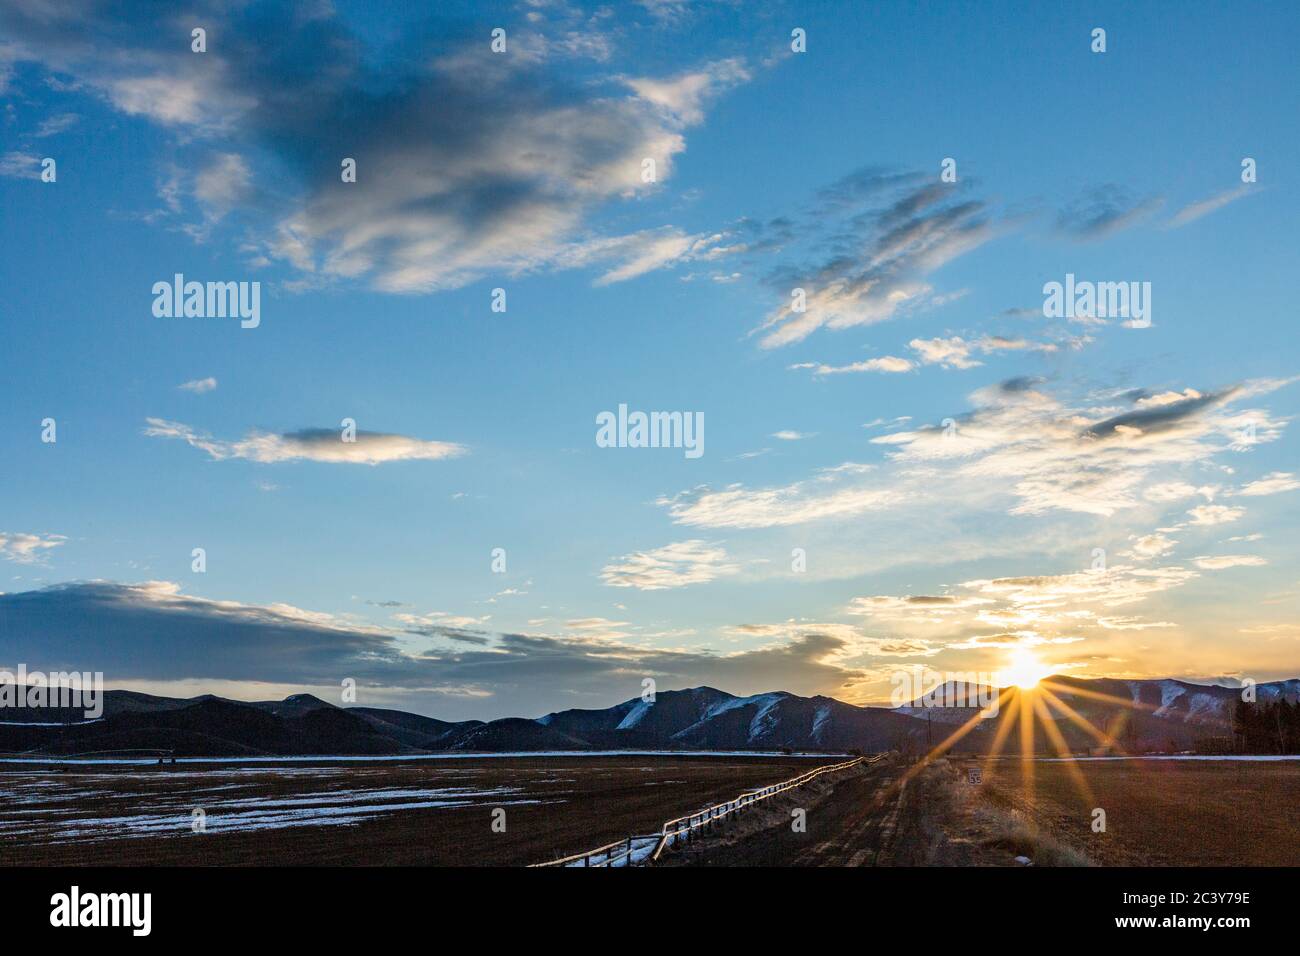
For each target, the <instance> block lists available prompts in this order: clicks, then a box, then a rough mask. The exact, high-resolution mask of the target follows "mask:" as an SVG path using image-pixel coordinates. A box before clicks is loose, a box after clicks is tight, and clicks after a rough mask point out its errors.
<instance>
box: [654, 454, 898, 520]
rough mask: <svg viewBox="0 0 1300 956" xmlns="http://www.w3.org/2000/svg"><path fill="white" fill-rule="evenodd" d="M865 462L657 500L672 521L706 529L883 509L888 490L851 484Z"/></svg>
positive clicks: (891, 494)
mask: <svg viewBox="0 0 1300 956" xmlns="http://www.w3.org/2000/svg"><path fill="white" fill-rule="evenodd" d="M867 467H869V466H861V465H840V466H839V467H837V468H832V469H827V470H825V471H823V472H822V473H821V474H820V475H818V477H816V478H814V479H811V480H809V481H800V482H795V483H793V484H790V485H785V486H778V487H772V488H756V489H752V490H750V489H746V488H745V487H744V486H743V485H739V484H737V485H731V486H730V487H728V488H724V489H723V490H721V491H714V490H712V489H710V488H709V487H707V486H701V487H698V488H695V489H693V490H691V491H684V492H681V493H680V494H677V495H675V496H673V497H663V498H660V499H659V500H658V502H657V503H658V504H659V505H662V506H664V507H666V508H667V509H668V513H669V514H670V515H671V516H672V518H673V521H674V522H676V523H677V524H684V525H694V526H697V527H706V528H776V527H786V526H790V525H797V524H803V523H805V522H808V521H821V520H825V519H828V518H846V517H850V516H852V515H861V514H865V513H867V512H872V511H882V510H885V509H887V508H888V507H890V505H892V504H894V503H896V502H897V501H899V499H900V496H899V494H898V493H897V492H895V491H891V490H889V489H883V488H874V487H862V486H854V485H852V484H851V479H852V478H853V477H854V476H856V475H860V474H861V473H862V472H863V471H864V470H866V468H867Z"/></svg>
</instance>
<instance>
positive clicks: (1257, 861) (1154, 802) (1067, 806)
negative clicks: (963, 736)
mask: <svg viewBox="0 0 1300 956" xmlns="http://www.w3.org/2000/svg"><path fill="white" fill-rule="evenodd" d="M954 763H955V764H957V765H958V769H959V770H960V773H961V774H963V775H964V773H965V767H966V766H968V765H973V763H972V762H971V761H961V760H955V761H954ZM1077 767H1078V769H1079V770H1080V771H1081V773H1082V775H1083V779H1084V782H1085V783H1086V785H1087V788H1088V790H1089V791H1090V792H1091V796H1088V795H1085V794H1084V793H1082V792H1081V791H1080V788H1079V786H1078V785H1077V783H1076V781H1075V778H1074V777H1073V775H1072V774H1071V773H1070V770H1069V765H1067V764H1065V763H1047V762H1041V761H1036V762H1034V764H1033V769H1034V781H1033V785H1032V788H1031V787H1030V786H1029V785H1027V784H1026V782H1025V780H1024V779H1023V777H1022V774H1021V768H1020V764H1019V762H1018V761H1011V760H1003V761H997V762H996V763H995V765H994V767H993V769H992V771H991V772H986V773H985V776H984V781H983V784H982V786H980V787H978V788H972V789H979V790H980V791H981V792H980V797H981V800H982V802H983V803H985V804H986V805H987V806H988V807H990V808H991V810H992V812H993V813H995V814H996V813H998V812H1001V813H1003V814H1006V815H1009V816H1010V817H1012V819H1013V820H1018V821H1020V822H1021V823H1023V824H1024V825H1025V828H1026V829H1027V830H1028V831H1029V833H1030V835H1031V837H1032V836H1033V835H1034V834H1041V835H1042V836H1044V837H1045V838H1047V839H1048V840H1049V841H1054V842H1055V843H1057V844H1059V845H1062V846H1065V847H1068V848H1070V849H1072V850H1074V851H1077V852H1078V853H1080V854H1082V855H1083V856H1085V857H1087V859H1088V860H1089V861H1091V862H1093V863H1096V864H1098V865H1101V866H1300V761H1287V762H1278V763H1252V762H1246V761H1223V762H1219V761H1173V760H1170V761H1157V760H1149V761H1148V760H1132V761H1127V760H1126V761H1083V762H1080V763H1079V764H1077ZM1094 808H1101V809H1103V810H1105V812H1106V831H1105V832H1104V833H1094V832H1093V831H1092V821H1093V810H1094ZM1022 849H1023V848H1022ZM1031 855H1032V854H1031Z"/></svg>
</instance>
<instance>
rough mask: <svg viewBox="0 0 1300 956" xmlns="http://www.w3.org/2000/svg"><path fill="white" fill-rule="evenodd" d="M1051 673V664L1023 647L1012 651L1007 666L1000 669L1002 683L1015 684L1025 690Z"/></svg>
mask: <svg viewBox="0 0 1300 956" xmlns="http://www.w3.org/2000/svg"><path fill="white" fill-rule="evenodd" d="M1051 673H1052V668H1051V667H1050V666H1048V665H1047V664H1044V663H1043V662H1042V661H1040V660H1039V659H1038V657H1037V656H1036V655H1035V654H1034V653H1033V652H1032V651H1029V650H1025V649H1023V648H1020V649H1017V650H1014V651H1012V652H1011V656H1010V657H1009V658H1008V659H1007V663H1006V666H1004V667H1003V668H1002V669H1001V670H1000V671H998V674H999V675H1000V677H1001V681H1000V683H1002V684H1003V685H1015V686H1016V687H1019V688H1021V689H1023V690H1028V689H1029V688H1031V687H1035V686H1037V684H1038V682H1039V681H1040V680H1042V679H1043V678H1044V677H1048V676H1050V675H1051Z"/></svg>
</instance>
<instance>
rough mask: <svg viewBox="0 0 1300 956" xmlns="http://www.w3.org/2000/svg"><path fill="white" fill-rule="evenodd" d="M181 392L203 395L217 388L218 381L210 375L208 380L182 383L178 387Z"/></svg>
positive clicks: (198, 379)
mask: <svg viewBox="0 0 1300 956" xmlns="http://www.w3.org/2000/svg"><path fill="white" fill-rule="evenodd" d="M176 387H177V388H179V389H180V390H181V391H184V392H193V393H194V394H195V395H202V394H203V393H204V392H210V391H212V390H213V389H215V388H216V387H217V380H216V379H215V378H213V377H212V376H211V375H209V376H208V377H207V378H195V379H191V380H190V381H188V382H182V383H181V384H180V385H177V386H176Z"/></svg>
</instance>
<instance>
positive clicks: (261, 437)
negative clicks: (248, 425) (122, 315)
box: [144, 418, 466, 465]
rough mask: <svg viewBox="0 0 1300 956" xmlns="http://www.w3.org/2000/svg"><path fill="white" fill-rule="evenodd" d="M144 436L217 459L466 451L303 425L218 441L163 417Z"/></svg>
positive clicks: (354, 460)
mask: <svg viewBox="0 0 1300 956" xmlns="http://www.w3.org/2000/svg"><path fill="white" fill-rule="evenodd" d="M146 421H147V422H148V427H146V428H145V430H144V434H146V435H148V436H151V437H154V438H179V439H181V440H183V441H185V442H186V443H187V444H189V445H190V446H192V447H194V448H198V449H201V450H202V451H205V452H207V453H208V455H209V456H210V457H211V458H213V459H215V460H218V461H220V460H223V459H229V458H244V459H247V460H249V461H258V462H282V461H296V460H306V461H320V462H335V463H338V462H342V463H349V464H363V465H378V464H382V463H384V462H390V461H408V460H426V461H437V460H440V459H443V458H455V457H457V456H459V455H463V454H465V451H466V449H465V448H464V446H462V445H458V444H455V443H453V442H442V441H422V440H421V439H418V438H408V437H406V436H405V435H389V434H384V433H382V432H364V431H358V432H357V433H356V441H352V442H345V441H343V439H342V432H341V431H337V430H334V429H329V428H311V429H302V430H300V431H296V432H288V433H286V434H283V435H277V434H273V433H270V432H257V431H255V432H250V433H249V434H248V435H247V436H246V437H245V438H243V439H241V440H240V441H233V442H232V441H221V440H219V439H214V438H212V437H210V436H208V435H205V434H202V433H200V432H197V431H195V430H194V429H193V428H191V427H190V426H189V425H184V424H181V423H180V422H169V421H167V420H165V419H162V418H150V419H147V420H146Z"/></svg>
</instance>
